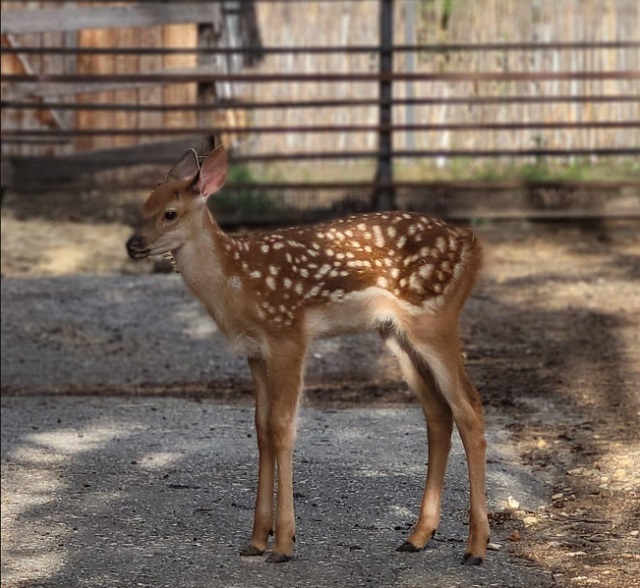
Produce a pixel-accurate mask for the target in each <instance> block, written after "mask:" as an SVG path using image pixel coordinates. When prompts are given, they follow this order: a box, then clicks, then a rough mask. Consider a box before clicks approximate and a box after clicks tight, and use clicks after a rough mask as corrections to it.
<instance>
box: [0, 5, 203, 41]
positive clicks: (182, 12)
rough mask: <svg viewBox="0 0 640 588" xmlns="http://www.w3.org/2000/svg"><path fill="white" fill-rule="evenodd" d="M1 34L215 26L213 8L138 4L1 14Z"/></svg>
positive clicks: (47, 9) (25, 10)
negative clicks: (170, 25)
mask: <svg viewBox="0 0 640 588" xmlns="http://www.w3.org/2000/svg"><path fill="white" fill-rule="evenodd" d="M0 14H1V23H0V32H2V33H14V34H21V33H32V32H40V31H47V32H54V31H57V32H62V31H81V30H86V29H104V28H121V27H150V26H155V25H167V24H180V23H201V22H203V23H204V22H214V17H215V12H214V7H213V4H209V3H203V2H184V3H183V2H180V3H178V2H176V3H170V2H139V3H135V4H133V3H131V4H126V5H119V6H108V7H85V6H70V7H64V8H39V9H21V10H3V11H2V12H1V13H0Z"/></svg>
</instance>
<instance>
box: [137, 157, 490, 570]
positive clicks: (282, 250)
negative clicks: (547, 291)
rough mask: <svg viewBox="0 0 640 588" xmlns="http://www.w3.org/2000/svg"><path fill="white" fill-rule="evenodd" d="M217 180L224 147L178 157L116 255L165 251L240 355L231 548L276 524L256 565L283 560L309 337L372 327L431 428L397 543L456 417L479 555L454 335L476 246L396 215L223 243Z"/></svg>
mask: <svg viewBox="0 0 640 588" xmlns="http://www.w3.org/2000/svg"><path fill="white" fill-rule="evenodd" d="M226 174H227V157H226V154H225V151H224V149H223V147H222V146H219V147H217V148H215V149H214V150H213V151H212V152H211V153H210V154H209V155H208V156H206V157H205V156H199V154H198V152H197V151H196V150H195V149H194V150H191V151H188V152H187V153H186V154H185V155H184V156H183V157H182V159H181V160H180V161H179V162H178V163H177V164H176V165H175V166H174V167H173V168H172V170H171V172H170V173H169V175H168V176H167V178H166V180H165V182H164V183H162V184H160V185H158V186H157V187H156V188H155V189H154V190H153V192H152V193H151V195H150V196H149V198H148V200H147V201H146V204H145V206H144V216H145V224H144V226H143V228H142V229H141V230H140V231H139V232H138V233H136V234H135V235H134V236H133V237H131V239H129V241H128V242H127V250H128V253H129V256H130V257H131V258H133V259H142V258H146V257H148V256H153V255H163V254H167V253H170V254H171V255H172V256H173V258H174V260H175V265H176V268H177V270H178V271H179V272H180V273H181V274H182V276H183V278H184V280H185V281H186V283H187V285H188V286H189V288H190V289H191V290H192V292H193V293H194V294H195V296H196V297H197V298H199V299H200V301H201V302H202V303H203V304H204V306H205V307H206V309H207V311H208V312H209V313H210V314H211V316H212V317H213V319H214V320H215V322H216V323H217V325H218V327H219V328H220V330H221V331H222V332H223V333H224V334H225V335H226V337H227V338H228V339H229V340H230V342H231V346H232V347H233V348H234V349H235V350H236V351H238V352H240V353H242V354H244V355H246V356H247V358H248V362H249V366H250V368H251V372H252V375H253V380H254V383H255V389H256V411H255V424H256V429H257V438H258V449H259V473H258V489H257V498H256V505H255V513H254V525H253V533H252V535H251V538H250V540H249V542H248V544H247V545H246V547H245V548H244V549H243V550H242V552H241V554H242V555H245V556H257V555H261V554H263V553H264V552H265V551H266V549H267V544H268V540H269V535H270V534H272V533H273V532H274V531H275V538H274V545H273V548H272V551H271V554H270V555H269V557H268V559H267V561H269V562H283V561H287V560H288V559H290V558H291V557H292V554H293V542H294V534H295V516H294V506H293V471H292V455H293V448H294V438H295V434H296V414H297V411H298V403H299V398H300V390H301V386H302V374H303V364H304V357H305V350H306V348H307V346H308V344H309V342H310V341H311V340H312V339H313V338H314V337H321V336H330V335H339V334H345V333H355V332H360V331H365V330H375V331H378V332H379V333H380V335H381V336H382V338H383V340H384V341H385V343H386V344H387V345H388V346H389V347H390V348H391V350H392V351H393V353H394V354H395V355H396V356H397V357H398V359H399V362H400V365H401V368H402V372H403V375H404V377H405V378H406V380H407V382H408V384H409V386H410V387H411V388H412V389H413V391H414V392H415V393H416V394H417V396H418V398H419V400H420V402H421V404H422V408H423V410H424V414H425V417H426V422H427V431H428V458H429V459H428V470H427V481H426V488H425V491H424V496H423V499H422V505H421V508H420V515H419V518H418V522H417V524H416V526H415V528H414V529H413V531H412V533H411V535H410V536H409V537H408V538H407V540H406V541H405V542H404V543H403V544H402V545H400V547H399V548H398V551H419V550H421V549H422V548H424V547H425V545H426V544H427V542H428V541H429V539H430V538H431V537H432V536H433V534H434V533H435V531H436V529H437V527H438V523H439V521H440V504H441V495H442V488H443V480H444V475H445V469H446V466H447V460H448V456H449V450H450V446H451V435H452V430H453V423H455V424H456V426H457V429H458V431H459V433H460V436H461V438H462V442H463V445H464V449H465V452H466V456H467V463H468V468H469V481H470V506H471V507H470V513H469V540H468V544H467V549H466V552H465V555H464V559H463V563H466V564H468V565H476V564H480V563H482V561H483V559H484V557H485V553H486V547H487V542H488V540H489V525H488V519H487V507H486V499H485V449H486V442H485V438H484V424H483V412H482V405H481V401H480V397H479V395H478V392H477V391H476V389H475V387H474V385H473V384H472V382H471V380H470V379H469V377H468V376H467V373H466V371H465V369H464V366H463V362H462V354H461V349H460V340H459V336H458V315H459V313H460V310H461V308H462V305H463V304H464V302H465V299H466V298H467V296H468V295H469V292H470V290H471V288H472V285H473V282H474V278H475V276H476V273H477V272H478V269H479V266H480V261H481V249H480V246H479V244H478V241H477V240H476V239H475V237H474V235H473V234H472V233H471V232H470V231H468V230H465V229H460V228H454V227H451V226H449V225H447V224H445V223H443V222H442V221H440V220H436V219H434V218H430V217H428V216H424V215H422V214H411V213H404V212H389V213H375V214H362V215H357V216H351V217H349V218H347V219H344V220H338V221H334V222H327V223H323V224H317V225H314V226H305V227H299V228H289V229H282V230H276V231H273V232H260V233H256V234H251V235H246V236H240V237H230V236H229V235H227V234H225V233H224V232H223V231H222V230H221V229H220V227H219V226H218V225H217V223H216V221H215V220H214V219H213V217H212V216H211V214H210V212H209V210H208V208H207V205H206V202H207V197H208V196H209V195H210V194H213V193H214V192H216V191H218V190H219V189H220V188H221V187H222V185H223V184H224V181H225V178H226ZM276 466H277V467H276ZM276 474H277V500H276V501H275V502H274V483H275V481H276ZM274 506H275V512H274ZM274 524H275V525H274Z"/></svg>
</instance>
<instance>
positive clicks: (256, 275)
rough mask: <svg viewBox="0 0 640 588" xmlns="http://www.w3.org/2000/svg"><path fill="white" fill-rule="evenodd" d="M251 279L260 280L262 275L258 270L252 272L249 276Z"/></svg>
mask: <svg viewBox="0 0 640 588" xmlns="http://www.w3.org/2000/svg"><path fill="white" fill-rule="evenodd" d="M249 275H250V276H251V277H252V278H261V277H262V274H261V273H260V272H259V271H258V270H254V271H252V272H251V273H250V274H249Z"/></svg>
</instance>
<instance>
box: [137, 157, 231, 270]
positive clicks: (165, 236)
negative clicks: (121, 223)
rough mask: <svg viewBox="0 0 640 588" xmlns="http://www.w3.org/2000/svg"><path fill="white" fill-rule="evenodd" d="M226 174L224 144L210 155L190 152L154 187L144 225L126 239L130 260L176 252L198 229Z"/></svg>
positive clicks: (147, 206)
mask: <svg viewBox="0 0 640 588" xmlns="http://www.w3.org/2000/svg"><path fill="white" fill-rule="evenodd" d="M226 177H227V155H226V153H225V150H224V147H223V146H222V145H220V146H218V147H216V148H215V149H214V150H213V151H212V152H211V153H210V154H209V155H207V156H202V155H200V154H199V153H198V151H197V150H196V149H190V150H189V151H187V152H186V153H185V154H184V155H183V156H182V157H181V159H180V161H178V163H176V164H175V165H174V166H173V167H172V168H171V171H169V173H168V174H167V177H166V178H165V181H164V182H163V183H161V184H159V185H158V186H156V188H155V189H154V190H153V192H151V194H150V195H149V198H147V201H146V202H145V204H144V208H143V217H144V224H143V226H142V228H141V229H140V230H139V231H137V232H136V233H135V234H134V235H133V236H132V237H131V238H130V239H129V240H128V241H127V253H128V254H129V257H131V259H144V258H146V257H149V256H152V255H163V254H166V253H173V252H175V251H177V250H178V249H180V247H182V246H183V245H184V244H185V243H186V242H187V241H188V240H189V239H190V238H191V237H192V236H193V234H194V231H196V230H198V229H199V228H200V227H198V225H197V223H195V222H194V221H195V220H196V219H199V218H201V216H202V212H203V208H204V207H205V206H206V201H207V198H208V197H209V196H210V195H211V194H213V193H215V192H217V191H218V190H220V188H222V186H223V185H224V182H225V179H226Z"/></svg>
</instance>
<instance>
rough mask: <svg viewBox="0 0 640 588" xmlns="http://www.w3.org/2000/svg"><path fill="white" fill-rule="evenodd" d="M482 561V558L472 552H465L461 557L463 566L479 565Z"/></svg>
mask: <svg viewBox="0 0 640 588" xmlns="http://www.w3.org/2000/svg"><path fill="white" fill-rule="evenodd" d="M483 561H484V558H482V557H480V556H478V555H473V554H472V553H465V554H464V557H463V558H462V565H463V566H479V565H481V564H482V562H483Z"/></svg>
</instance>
